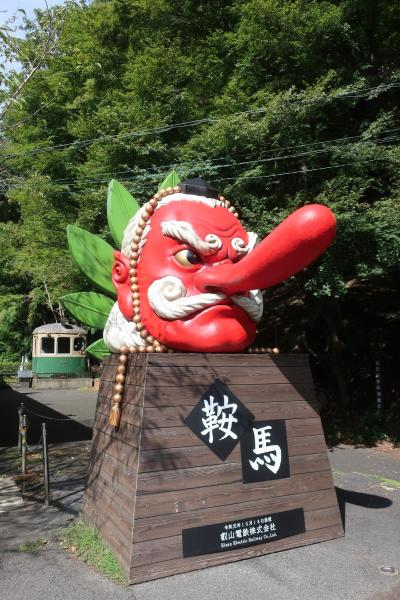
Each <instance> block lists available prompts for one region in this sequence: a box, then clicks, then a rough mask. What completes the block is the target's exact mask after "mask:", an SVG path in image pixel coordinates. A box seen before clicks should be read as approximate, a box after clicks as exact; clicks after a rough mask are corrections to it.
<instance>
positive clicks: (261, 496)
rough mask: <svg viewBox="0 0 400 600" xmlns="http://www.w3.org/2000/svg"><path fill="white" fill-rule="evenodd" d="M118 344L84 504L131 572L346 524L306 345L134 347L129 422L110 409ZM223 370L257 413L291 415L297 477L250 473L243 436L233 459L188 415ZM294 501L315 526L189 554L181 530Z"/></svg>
mask: <svg viewBox="0 0 400 600" xmlns="http://www.w3.org/2000/svg"><path fill="white" fill-rule="evenodd" d="M117 365H118V355H112V356H111V357H109V358H108V359H107V360H106V361H105V364H104V369H103V374H102V381H101V385H100V390H99V395H98V403H97V410H96V418H95V423H94V428H93V450H92V455H91V460H90V468H91V471H90V473H89V476H88V482H87V490H86V493H85V503H84V505H85V507H86V508H85V514H86V515H88V517H89V518H90V519H92V522H94V523H95V524H96V525H97V526H98V527H99V528H100V530H101V532H102V535H103V536H104V539H105V540H106V542H107V543H109V545H110V547H111V548H112V549H113V550H114V552H115V553H116V554H117V556H118V557H119V558H120V560H121V562H122V565H123V568H124V569H125V571H126V572H127V573H129V574H130V575H129V576H130V580H131V582H139V581H147V580H149V579H153V578H156V577H162V576H167V575H171V574H175V573H180V572H185V571H188V570H193V569H199V568H203V567H205V566H209V565H213V564H221V563H226V562H232V561H233V560H239V559H242V558H248V557H251V556H259V555H261V554H265V553H269V552H274V551H277V550H283V549H285V548H291V547H296V546H300V545H303V544H306V543H313V542H315V541H320V540H323V539H331V538H332V537H338V536H340V535H342V533H343V532H342V527H341V522H340V513H339V510H338V506H337V498H336V494H335V490H334V487H333V483H332V477H331V473H330V467H329V460H328V456H327V452H326V445H325V440H324V436H323V432H322V427H321V422H320V418H319V416H318V402H317V399H316V396H315V392H314V388H313V383H312V377H311V372H310V368H309V363H308V357H307V356H306V355H279V356H269V355H268V356H267V355H252V354H246V355H242V354H233V355H223V354H221V355H208V354H180V353H174V354H135V355H131V356H129V359H128V363H127V375H126V384H125V389H124V394H123V403H122V416H121V423H120V426H119V428H118V429H114V428H112V427H110V426H109V424H108V413H109V409H110V406H111V396H112V391H113V382H114V379H115V374H116V368H117ZM217 378H218V379H221V380H222V381H223V382H224V383H226V384H227V385H228V386H229V388H230V389H231V391H232V392H233V393H235V394H236V395H237V396H238V397H239V398H240V400H241V401H242V402H243V403H244V404H245V405H246V406H247V408H248V409H249V410H250V411H251V412H252V413H253V414H254V415H255V418H256V420H275V419H284V420H285V423H286V431H287V436H288V450H289V459H290V478H285V479H279V480H275V481H263V482H257V483H251V484H243V481H242V467H241V459H240V444H237V446H236V447H235V449H234V450H233V451H232V453H231V454H230V455H229V457H228V458H227V460H226V461H225V462H222V461H221V460H220V459H219V458H218V457H217V456H216V455H215V454H214V453H213V452H212V451H211V450H210V449H209V448H208V447H207V446H205V445H204V444H203V443H202V440H200V439H199V438H198V437H197V436H195V435H194V434H193V433H192V432H191V431H190V429H189V428H188V427H186V426H185V425H184V422H183V421H184V419H185V417H186V416H187V415H188V414H189V413H190V411H191V410H192V408H193V406H194V405H195V404H197V402H198V401H199V399H200V397H201V396H202V395H203V394H204V392H205V391H206V390H207V387H208V386H209V385H210V384H211V383H213V382H214V381H215V379H217ZM292 508H303V509H304V511H305V523H306V532H305V533H303V534H299V535H297V536H293V537H290V538H287V539H284V540H278V541H274V542H271V543H268V544H263V545H261V546H255V547H249V548H241V549H240V550H236V549H235V550H230V551H226V552H223V553H217V554H210V555H206V556H198V557H191V558H183V557H182V537H181V532H182V529H184V528H187V527H196V526H204V525H207V524H213V523H220V522H224V521H227V520H233V519H241V518H242V519H243V518H246V517H248V516H257V515H263V514H267V513H274V512H282V511H284V510H290V509H292Z"/></svg>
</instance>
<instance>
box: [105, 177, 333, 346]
mask: <svg viewBox="0 0 400 600" xmlns="http://www.w3.org/2000/svg"><path fill="white" fill-rule="evenodd" d="M193 192H195V194H194V193H193ZM196 194H203V195H196ZM210 196H214V191H213V190H211V191H210V188H209V187H208V188H207V184H206V183H205V182H203V181H202V180H195V181H194V182H193V181H192V182H183V183H182V184H181V185H180V191H177V189H176V188H174V190H172V189H168V190H167V194H165V193H164V194H163V193H161V194H157V195H156V196H155V197H154V198H153V199H152V201H150V203H149V204H148V205H146V206H145V207H142V209H141V210H140V211H139V213H138V214H137V215H135V217H134V218H133V219H132V220H131V221H130V222H129V224H128V226H127V228H126V230H125V235H124V241H123V245H122V252H115V263H114V269H113V283H114V285H115V287H116V289H117V294H118V310H119V311H120V312H121V313H122V315H120V316H119V318H118V317H116V316H115V315H114V320H113V319H112V318H111V321H110V319H109V321H110V322H109V323H108V324H107V326H106V328H105V334H104V337H105V341H106V343H107V344H108V346H109V347H111V349H112V350H114V351H118V350H119V347H120V346H121V344H122V343H124V344H125V345H131V346H132V345H133V346H134V347H136V348H139V347H140V349H141V350H145V348H146V346H147V348H148V349H150V348H151V349H156V350H162V349H164V348H165V347H166V348H171V349H175V350H183V351H189V352H239V351H241V350H244V349H245V348H247V347H248V346H249V345H250V344H251V343H252V342H253V341H254V338H255V335H256V322H257V321H258V320H259V319H260V317H261V315H262V296H261V294H260V292H259V290H261V289H265V288H269V287H271V286H273V285H275V284H277V283H279V282H281V281H283V280H285V279H287V278H288V277H290V276H291V275H294V274H295V273H297V272H298V271H300V270H301V269H303V268H304V267H306V266H307V265H309V264H310V263H311V262H312V261H313V260H315V259H316V258H317V257H318V256H319V255H320V254H321V253H322V252H323V251H324V250H325V249H326V248H327V247H328V246H329V244H330V243H331V241H332V240H333V238H334V236H335V228H336V221H335V217H334V215H333V214H332V212H331V211H330V210H329V209H328V208H326V207H325V206H321V205H318V204H311V205H307V206H304V207H302V208H299V209H298V210H296V211H295V212H294V213H292V214H291V215H290V216H289V217H288V218H287V219H285V220H284V221H283V222H282V223H281V224H280V225H279V226H278V227H276V228H275V229H274V230H273V231H272V232H271V233H270V234H269V235H268V236H267V237H266V238H265V239H264V240H263V241H261V243H259V244H255V242H256V236H255V234H252V233H249V232H247V231H246V230H245V229H244V227H243V225H242V224H241V222H240V221H239V218H238V215H237V213H236V212H235V209H233V208H232V207H231V206H230V205H229V203H228V202H226V201H225V200H224V199H223V198H220V199H216V198H214V197H210ZM110 317H112V315H110ZM121 319H122V321H124V322H122V321H121ZM117 322H119V327H120V330H122V329H124V328H125V329H124V331H125V332H126V331H127V328H129V331H130V332H131V337H130V338H129V335H128V338H129V339H126V335H125V337H123V339H119V341H115V337H114V341H113V339H112V338H113V335H112V324H113V323H114V324H115V323H117ZM107 332H108V333H107Z"/></svg>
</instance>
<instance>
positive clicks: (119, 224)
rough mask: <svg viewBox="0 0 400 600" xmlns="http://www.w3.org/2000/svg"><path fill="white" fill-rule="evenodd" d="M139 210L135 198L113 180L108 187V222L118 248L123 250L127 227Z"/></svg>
mask: <svg viewBox="0 0 400 600" xmlns="http://www.w3.org/2000/svg"><path fill="white" fill-rule="evenodd" d="M138 210H139V204H138V203H137V202H136V200H135V198H133V197H132V196H131V195H130V193H129V192H128V190H126V189H125V188H124V186H123V185H121V184H120V183H118V181H116V180H115V179H113V180H112V181H111V182H110V185H109V186H108V196H107V220H108V226H109V228H110V231H111V235H112V236H113V239H114V242H115V243H116V244H117V246H118V248H121V245H122V240H123V237H124V231H125V227H126V226H127V224H128V222H129V220H130V219H131V218H132V217H133V216H134V215H135V213H136V212H137V211H138Z"/></svg>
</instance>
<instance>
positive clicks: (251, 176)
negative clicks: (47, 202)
mask: <svg viewBox="0 0 400 600" xmlns="http://www.w3.org/2000/svg"><path fill="white" fill-rule="evenodd" d="M381 161H388V158H387V157H377V158H370V159H363V160H356V161H351V162H346V163H340V164H335V165H329V166H326V167H315V168H312V169H307V168H305V169H299V170H293V171H284V172H282V173H273V174H271V175H238V176H236V177H220V178H218V179H214V180H211V182H213V183H218V182H220V181H234V180H238V179H276V178H277V177H284V176H288V175H296V174H302V175H307V174H308V173H311V172H316V171H327V170H330V169H337V168H340V167H347V166H351V165H360V164H364V163H372V162H381ZM137 179H139V178H137ZM147 179H149V178H147ZM154 179H155V178H154ZM16 187H18V186H16ZM100 187H101V186H100ZM143 189H145V190H149V191H151V190H154V188H153V186H151V185H150V184H147V185H145V186H143ZM127 190H128V191H129V192H133V193H134V192H136V191H137V189H136V190H135V189H134V188H128V187H127ZM84 192H85V193H87V192H99V187H97V188H94V187H92V188H86V189H85V190H84ZM75 193H78V194H81V193H83V191H81V192H74V191H71V190H61V191H59V192H57V194H75Z"/></svg>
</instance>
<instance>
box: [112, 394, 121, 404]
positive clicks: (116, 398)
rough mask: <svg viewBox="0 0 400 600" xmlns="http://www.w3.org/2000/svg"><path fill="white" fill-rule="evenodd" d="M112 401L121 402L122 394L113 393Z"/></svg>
mask: <svg viewBox="0 0 400 600" xmlns="http://www.w3.org/2000/svg"><path fill="white" fill-rule="evenodd" d="M112 401H113V402H115V403H116V404H121V402H122V396H121V394H113V397H112Z"/></svg>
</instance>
